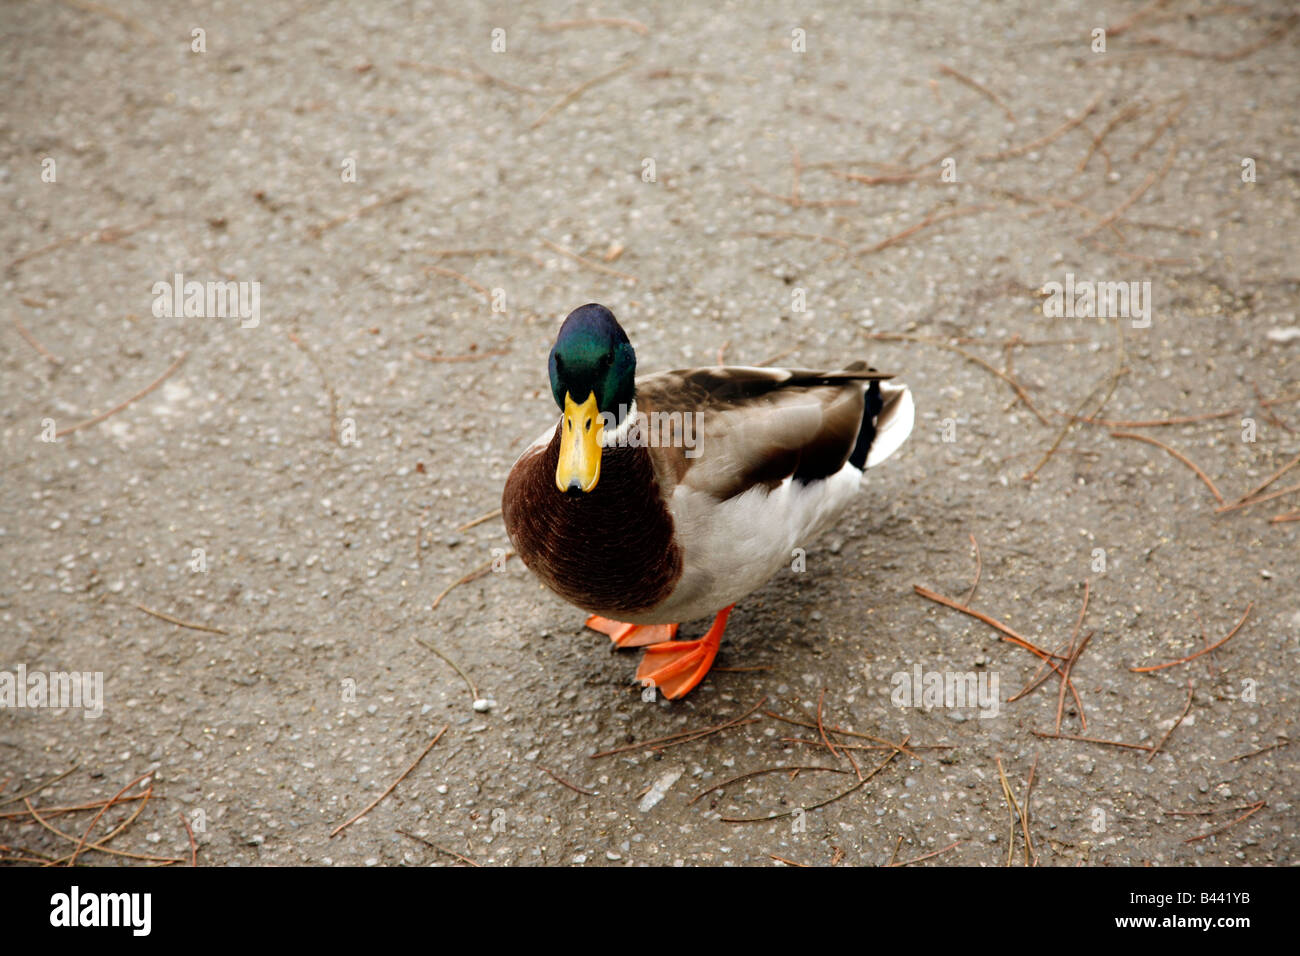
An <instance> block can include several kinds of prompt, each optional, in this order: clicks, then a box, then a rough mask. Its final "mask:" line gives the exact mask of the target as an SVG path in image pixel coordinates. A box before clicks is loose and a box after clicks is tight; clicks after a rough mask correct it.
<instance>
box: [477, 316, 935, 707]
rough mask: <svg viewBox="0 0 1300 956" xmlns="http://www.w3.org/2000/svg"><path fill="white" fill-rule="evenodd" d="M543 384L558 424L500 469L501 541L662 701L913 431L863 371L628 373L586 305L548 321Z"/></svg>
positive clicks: (706, 663) (632, 356)
mask: <svg viewBox="0 0 1300 956" xmlns="http://www.w3.org/2000/svg"><path fill="white" fill-rule="evenodd" d="M547 372H548V376H549V380H550V392H551V397H552V398H553V399H554V401H555V404H556V406H557V407H558V409H559V416H558V419H557V420H556V421H555V422H554V423H553V424H551V425H548V426H547V428H546V429H545V430H544V431H543V432H542V434H541V435H540V436H538V438H537V439H536V440H535V441H533V442H532V443H531V444H530V445H529V446H528V447H527V448H526V449H524V451H523V453H522V454H521V455H520V456H519V458H518V459H517V460H516V461H515V463H514V465H513V466H512V468H511V469H510V473H509V476H508V478H507V479H506V483H505V488H504V490H503V492H502V498H501V510H502V517H503V520H504V523H505V528H506V533H507V535H508V536H509V538H510V542H511V544H512V545H513V547H514V550H515V552H516V553H517V554H518V555H519V557H520V558H521V559H522V561H523V563H524V565H525V566H526V567H527V568H528V569H529V571H530V572H531V573H532V574H534V575H536V577H537V578H538V579H540V580H541V582H542V583H543V584H545V585H546V587H548V588H549V589H550V590H551V591H553V592H554V593H555V594H556V595H558V596H559V597H560V598H562V599H564V600H565V601H567V602H569V603H570V604H572V605H574V606H576V607H577V608H579V609H581V610H582V611H585V612H586V613H587V614H588V615H589V616H588V617H587V618H586V622H585V623H586V626H587V627H588V628H590V629H592V630H595V631H599V632H602V633H604V634H607V635H608V636H609V637H610V639H611V641H612V643H613V645H614V646H615V647H617V648H642V649H643V656H642V659H641V662H640V664H639V666H638V667H637V671H636V678H637V681H638V682H639V683H640V684H641V685H642V686H643V687H653V688H655V689H656V691H657V692H658V693H661V694H663V696H664V697H666V698H668V699H670V700H677V699H680V698H682V697H684V696H686V695H687V694H688V693H690V692H691V690H693V689H694V688H695V687H697V686H698V685H699V684H700V682H701V681H702V680H703V679H704V677H705V675H707V674H708V672H709V669H710V667H712V666H713V662H714V659H715V658H716V657H717V654H718V649H719V647H720V645H721V641H722V636H723V634H724V632H725V631H726V627H727V619H728V616H729V615H730V614H731V612H732V610H733V608H734V607H735V606H736V604H737V602H739V601H740V600H741V599H742V598H744V597H746V596H747V595H749V594H751V593H753V592H754V591H756V590H757V589H758V588H760V587H762V586H763V585H764V584H765V583H766V582H767V581H768V580H769V579H770V578H771V577H772V576H773V575H775V574H776V573H777V572H778V571H780V570H781V569H782V568H784V567H787V566H790V565H791V564H792V559H793V560H794V561H797V560H798V558H799V557H800V556H801V552H800V551H799V550H798V549H800V548H804V549H806V548H807V546H808V545H809V544H810V543H811V542H812V541H813V539H814V538H815V537H816V536H817V535H818V534H819V533H821V532H823V531H825V530H826V529H827V528H828V527H830V526H832V525H833V524H834V523H835V522H836V520H837V519H838V518H839V517H840V516H841V515H843V514H844V512H845V511H846V510H847V509H848V508H849V507H850V506H851V505H852V504H853V502H854V500H855V499H856V497H857V495H858V492H859V490H860V488H861V487H862V485H863V476H864V473H865V472H866V470H867V469H869V468H873V467H875V466H876V465H879V464H880V463H881V462H883V461H885V460H886V459H888V458H889V457H890V456H892V455H893V454H894V453H895V452H897V451H898V450H899V448H901V447H902V446H903V444H904V443H905V442H906V440H907V437H908V435H909V434H911V431H912V424H913V421H914V418H915V409H914V405H913V401H912V394H911V392H910V390H909V389H908V388H907V386H905V385H901V384H896V383H894V382H892V381H891V379H892V378H893V376H891V375H886V374H882V373H880V372H877V371H876V370H875V369H873V368H871V367H869V366H868V364H867V363H866V362H863V361H855V362H852V363H850V364H849V365H846V366H845V367H844V368H842V369H839V370H837V371H816V370H810V369H796V368H768V367H762V366H743V365H737V366H722V365H717V366H706V367H700V368H688V369H678V370H674V371H666V372H657V373H653V374H649V375H642V376H640V377H638V376H637V374H636V372H637V360H636V352H635V351H634V349H633V347H632V343H631V342H630V340H629V339H628V336H627V333H626V332H625V331H624V330H623V327H622V326H621V325H620V324H619V322H618V320H617V319H616V318H615V317H614V314H613V312H611V311H610V310H609V309H608V308H606V307H605V306H603V305H599V304H597V303H588V304H587V305H583V306H581V307H579V308H577V309H574V310H573V311H572V312H570V313H569V315H568V316H567V317H566V318H565V319H564V321H563V323H562V324H561V325H560V329H559V332H558V334H557V335H556V338H555V344H554V345H553V346H552V348H551V351H550V355H549V357H548V360H547ZM803 553H806V551H805V552H803ZM709 617H712V618H713V623H712V625H711V626H710V627H709V629H708V630H707V632H706V633H705V634H704V635H703V636H702V637H700V638H698V639H694V640H677V639H676V637H677V631H678V627H679V626H680V624H681V623H683V622H688V621H693V620H696V619H702V618H709Z"/></svg>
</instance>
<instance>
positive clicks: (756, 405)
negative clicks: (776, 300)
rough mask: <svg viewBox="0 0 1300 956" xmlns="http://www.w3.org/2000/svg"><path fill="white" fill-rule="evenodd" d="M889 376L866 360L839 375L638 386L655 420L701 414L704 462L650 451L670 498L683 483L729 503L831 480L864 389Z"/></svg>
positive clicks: (661, 380) (667, 380)
mask: <svg viewBox="0 0 1300 956" xmlns="http://www.w3.org/2000/svg"><path fill="white" fill-rule="evenodd" d="M889 377H890V376H888V375H882V374H880V373H878V372H875V371H873V370H871V369H869V368H867V366H866V364H865V363H863V362H855V363H853V365H850V366H848V367H847V368H845V369H842V370H840V371H833V372H825V371H815V370H811V369H765V368H746V367H721V366H720V367H716V368H699V369H681V370H677V371H672V372H660V373H658V374H655V375H648V376H646V377H644V378H641V379H638V380H637V393H636V396H637V410H638V412H641V413H644V414H645V415H646V416H647V417H648V418H649V417H650V416H652V415H654V413H656V412H658V413H667V414H670V415H671V414H672V413H682V414H686V413H694V415H695V416H696V417H695V418H694V421H695V423H696V442H697V444H696V448H697V450H698V456H696V457H692V456H691V455H689V454H688V449H686V448H683V447H680V446H679V445H676V446H675V445H669V446H663V445H661V446H659V447H652V448H651V449H650V451H651V458H652V460H653V462H654V464H655V472H656V476H657V478H658V480H659V484H660V487H661V489H662V491H663V493H664V495H665V497H666V496H668V495H671V494H672V492H673V489H674V488H675V487H676V486H677V485H678V484H679V483H685V484H686V485H688V486H690V487H692V488H695V489H698V490H700V491H705V492H708V493H709V494H711V495H713V496H715V497H717V498H719V499H724V500H725V499H727V498H731V497H734V496H736V495H738V494H742V493H743V492H745V491H747V490H748V489H750V488H752V487H755V486H757V485H767V486H769V487H775V486H776V485H778V484H780V483H781V482H782V481H784V480H785V479H786V478H789V477H790V476H792V475H793V476H796V477H797V478H800V479H802V480H806V481H815V480H817V479H819V478H824V477H826V476H828V475H831V474H834V473H835V472H836V471H838V470H839V469H840V468H842V467H843V466H844V463H845V462H846V461H847V460H848V457H849V454H850V453H851V452H852V451H853V446H854V443H855V442H856V440H857V437H858V432H859V429H860V428H861V425H862V415H863V408H864V400H863V394H864V389H863V385H862V383H863V382H864V381H869V380H872V379H886V378H889ZM653 431H654V430H653V429H652V432H653Z"/></svg>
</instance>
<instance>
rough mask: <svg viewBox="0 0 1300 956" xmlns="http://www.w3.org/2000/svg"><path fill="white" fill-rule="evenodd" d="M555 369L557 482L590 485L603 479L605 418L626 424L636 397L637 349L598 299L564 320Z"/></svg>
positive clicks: (565, 487)
mask: <svg viewBox="0 0 1300 956" xmlns="http://www.w3.org/2000/svg"><path fill="white" fill-rule="evenodd" d="M550 374H551V394H552V395H553V396H554V398H555V404H556V405H558V406H559V407H560V410H561V411H562V412H563V413H564V418H563V420H562V421H561V423H560V427H561V429H562V433H561V437H560V461H559V465H558V466H557V468H556V470H555V484H556V487H558V488H559V489H560V490H561V491H581V492H586V491H591V489H593V488H595V487H596V483H597V482H598V481H599V480H600V454H601V443H600V439H601V434H602V432H603V430H604V427H605V422H606V421H611V422H613V423H614V424H615V425H619V424H622V421H623V418H624V416H625V415H627V413H628V411H629V409H630V408H631V405H632V399H633V398H634V397H635V392H636V389H635V385H634V382H635V380H636V352H634V351H633V350H632V343H631V342H629V341H628V339H627V333H626V332H624V331H623V327H622V326H621V325H619V324H618V320H617V319H615V318H614V313H612V312H610V311H609V309H607V308H605V307H604V306H603V305H597V304H595V303H594V302H593V303H590V304H588V305H584V306H581V307H580V308H577V309H574V310H573V311H572V312H570V313H569V316H568V318H566V319H565V320H564V324H563V325H561V326H560V332H559V334H558V335H557V336H556V337H555V345H554V346H553V347H552V348H551V356H550Z"/></svg>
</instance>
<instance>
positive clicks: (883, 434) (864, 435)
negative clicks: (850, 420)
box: [849, 381, 916, 469]
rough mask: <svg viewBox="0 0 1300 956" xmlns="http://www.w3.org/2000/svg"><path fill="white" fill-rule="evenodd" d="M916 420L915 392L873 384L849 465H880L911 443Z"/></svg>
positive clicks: (887, 383)
mask: <svg viewBox="0 0 1300 956" xmlns="http://www.w3.org/2000/svg"><path fill="white" fill-rule="evenodd" d="M915 418H916V408H915V406H914V405H913V404H912V392H911V390H910V389H909V388H908V387H907V386H906V385H901V384H899V385H895V384H892V383H890V382H880V381H872V382H871V383H870V384H868V386H867V393H866V408H865V409H864V410H863V413H862V427H861V428H860V429H859V430H858V440H857V443H856V444H855V445H854V446H853V451H852V453H851V454H850V455H849V463H850V464H852V465H853V466H854V467H856V468H858V469H866V468H872V467H875V466H876V465H878V464H880V463H881V462H882V461H884V460H885V459H886V458H888V457H889V456H890V455H892V454H893V453H894V452H896V451H898V449H899V448H901V447H902V445H903V442H905V441H907V436H908V435H910V434H912V423H913V421H914V420H915Z"/></svg>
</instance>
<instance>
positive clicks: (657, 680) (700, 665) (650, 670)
mask: <svg viewBox="0 0 1300 956" xmlns="http://www.w3.org/2000/svg"><path fill="white" fill-rule="evenodd" d="M734 607H735V605H734V604H733V605H731V607H725V608H723V609H722V610H721V611H719V612H718V616H717V617H715V618H714V619H713V626H712V627H710V628H709V632H708V633H707V634H705V635H704V636H703V637H701V638H699V639H698V640H694V641H666V642H664V643H662V644H652V645H651V646H649V647H647V648H646V649H645V656H643V657H642V658H641V666H640V667H638V668H637V669H636V678H637V680H638V681H640V682H641V683H642V684H643V685H645V686H653V687H657V688H658V689H659V690H660V691H661V692H662V693H663V695H664V696H665V697H667V698H668V699H669V700H677V699H679V698H682V697H685V696H686V695H687V694H689V693H690V692H691V691H692V690H694V689H695V686H696V685H697V684H699V682H700V681H702V680H704V675H705V674H707V673H708V672H709V668H710V667H712V666H713V659H714V658H715V657H717V656H718V647H719V645H720V644H721V643H722V633H723V631H725V630H726V629H727V617H728V616H729V615H730V614H731V609H732V608H734Z"/></svg>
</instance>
